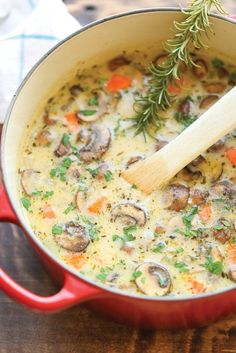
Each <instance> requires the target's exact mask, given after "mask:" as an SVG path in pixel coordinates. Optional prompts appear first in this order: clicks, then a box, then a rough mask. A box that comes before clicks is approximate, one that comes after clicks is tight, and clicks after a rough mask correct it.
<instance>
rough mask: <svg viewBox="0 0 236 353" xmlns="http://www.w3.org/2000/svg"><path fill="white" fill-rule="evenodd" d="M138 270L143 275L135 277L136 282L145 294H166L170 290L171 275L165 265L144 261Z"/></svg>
mask: <svg viewBox="0 0 236 353" xmlns="http://www.w3.org/2000/svg"><path fill="white" fill-rule="evenodd" d="M137 272H141V275H140V276H138V277H137V278H136V279H135V283H136V285H137V287H138V288H139V289H140V290H141V292H143V293H144V294H147V295H157V296H164V295H166V294H168V293H169V292H170V289H171V277H170V273H169V271H168V270H167V268H165V267H164V266H162V265H160V264H157V263H154V262H144V263H142V264H141V265H139V266H138V267H137V268H136V273H137Z"/></svg>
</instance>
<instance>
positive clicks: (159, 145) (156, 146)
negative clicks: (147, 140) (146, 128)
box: [155, 139, 168, 152]
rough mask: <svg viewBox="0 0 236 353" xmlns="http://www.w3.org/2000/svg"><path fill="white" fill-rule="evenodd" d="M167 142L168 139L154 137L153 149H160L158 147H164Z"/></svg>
mask: <svg viewBox="0 0 236 353" xmlns="http://www.w3.org/2000/svg"><path fill="white" fill-rule="evenodd" d="M167 144H168V141H164V140H158V139H156V142H155V151H156V152H157V151H160V149H162V148H163V147H165V146H166V145H167Z"/></svg>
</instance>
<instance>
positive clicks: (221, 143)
mask: <svg viewBox="0 0 236 353" xmlns="http://www.w3.org/2000/svg"><path fill="white" fill-rule="evenodd" d="M224 147H225V142H224V140H222V139H220V140H218V141H217V142H216V143H214V144H213V145H212V146H211V147H209V148H208V150H207V152H213V153H214V152H220V151H222V150H223V148H224Z"/></svg>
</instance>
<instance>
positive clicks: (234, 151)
mask: <svg viewBox="0 0 236 353" xmlns="http://www.w3.org/2000/svg"><path fill="white" fill-rule="evenodd" d="M225 154H226V157H227V158H228V160H229V161H230V162H231V163H232V164H233V165H234V166H236V148H233V147H232V148H228V149H227V150H226V152H225Z"/></svg>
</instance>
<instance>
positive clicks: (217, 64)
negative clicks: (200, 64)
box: [212, 58, 224, 69]
mask: <svg viewBox="0 0 236 353" xmlns="http://www.w3.org/2000/svg"><path fill="white" fill-rule="evenodd" d="M212 65H213V66H214V67H215V68H217V69H219V68H220V67H223V66H224V62H223V61H222V60H221V59H218V58H214V59H213V60H212Z"/></svg>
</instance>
